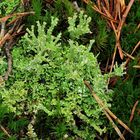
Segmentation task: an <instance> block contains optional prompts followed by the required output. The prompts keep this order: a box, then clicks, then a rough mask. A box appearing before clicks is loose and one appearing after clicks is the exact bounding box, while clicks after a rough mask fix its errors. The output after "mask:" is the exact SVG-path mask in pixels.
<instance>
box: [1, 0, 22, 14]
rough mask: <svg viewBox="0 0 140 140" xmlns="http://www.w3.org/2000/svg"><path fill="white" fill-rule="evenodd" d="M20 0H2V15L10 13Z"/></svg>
mask: <svg viewBox="0 0 140 140" xmlns="http://www.w3.org/2000/svg"><path fill="white" fill-rule="evenodd" d="M19 2H20V0H2V2H0V16H4V15H7V14H10V13H11V12H12V10H13V9H14V7H15V6H16V5H18V4H19Z"/></svg>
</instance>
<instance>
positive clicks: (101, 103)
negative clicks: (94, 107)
mask: <svg viewBox="0 0 140 140" xmlns="http://www.w3.org/2000/svg"><path fill="white" fill-rule="evenodd" d="M84 83H85V85H86V86H87V87H88V89H89V90H90V92H91V93H92V95H93V97H94V98H95V100H96V101H97V103H98V104H99V105H100V106H101V107H102V108H103V111H104V113H105V114H106V116H107V118H108V119H109V120H110V121H111V124H112V119H110V118H111V117H112V118H113V119H114V120H116V121H117V122H118V123H119V124H120V125H121V126H123V127H124V128H125V129H126V130H127V131H129V132H130V133H133V132H132V130H130V128H129V127H128V126H127V125H126V124H124V123H123V122H122V121H121V120H120V119H118V118H117V117H116V116H115V115H114V114H113V113H112V112H111V111H110V110H109V108H108V107H106V106H105V105H104V103H103V101H102V100H101V99H100V98H99V97H98V96H97V95H96V94H95V93H94V91H93V89H92V87H91V85H90V84H89V83H88V82H87V81H84ZM108 116H109V117H108ZM113 124H114V122H113ZM113 127H115V128H114V129H115V130H116V131H117V133H118V134H119V136H120V137H122V134H121V133H120V130H119V131H118V128H117V127H116V126H113Z"/></svg>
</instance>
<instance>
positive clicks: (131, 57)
mask: <svg viewBox="0 0 140 140" xmlns="http://www.w3.org/2000/svg"><path fill="white" fill-rule="evenodd" d="M123 53H124V55H126V56H127V57H128V58H130V59H132V60H134V59H135V58H134V57H133V56H132V55H130V54H128V53H127V52H125V51H123Z"/></svg>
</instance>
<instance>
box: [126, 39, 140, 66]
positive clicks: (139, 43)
mask: <svg viewBox="0 0 140 140" xmlns="http://www.w3.org/2000/svg"><path fill="white" fill-rule="evenodd" d="M139 46H140V41H139V42H138V43H137V44H136V46H135V47H134V49H133V51H132V53H131V56H132V55H133V54H134V52H135V51H136V49H137V48H138V47H139ZM129 61H130V58H127V60H126V62H125V65H124V66H127V65H128V63H129Z"/></svg>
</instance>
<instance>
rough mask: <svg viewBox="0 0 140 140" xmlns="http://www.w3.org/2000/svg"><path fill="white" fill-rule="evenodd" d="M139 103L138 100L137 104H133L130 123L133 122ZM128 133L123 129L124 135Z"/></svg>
mask: <svg viewBox="0 0 140 140" xmlns="http://www.w3.org/2000/svg"><path fill="white" fill-rule="evenodd" d="M138 103H139V101H136V102H135V104H134V106H133V108H132V111H131V115H130V119H129V122H130V123H131V122H132V120H133V118H134V112H135V110H136V107H137V105H138ZM126 133H127V131H126V130H124V131H123V136H124V135H126ZM118 140H121V139H118Z"/></svg>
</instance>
